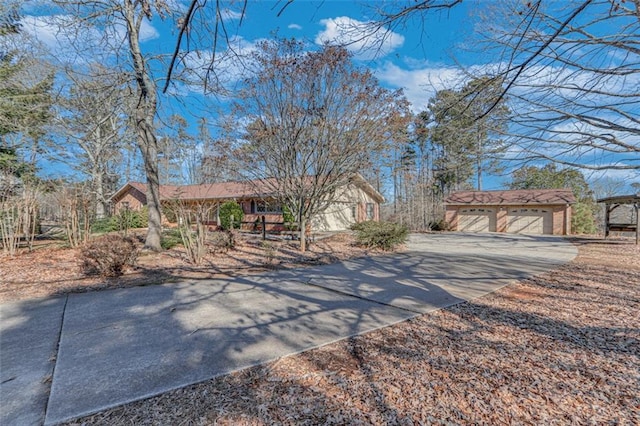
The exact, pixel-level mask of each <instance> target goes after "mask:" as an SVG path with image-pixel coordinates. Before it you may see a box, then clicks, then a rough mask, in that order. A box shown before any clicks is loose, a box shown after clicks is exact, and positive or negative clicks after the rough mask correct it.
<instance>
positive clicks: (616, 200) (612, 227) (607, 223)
mask: <svg viewBox="0 0 640 426" xmlns="http://www.w3.org/2000/svg"><path fill="white" fill-rule="evenodd" d="M598 203H604V205H605V214H604V236H605V238H606V237H608V236H609V232H611V231H614V232H634V233H635V234H636V244H638V243H640V232H639V231H640V215H638V210H639V209H640V194H633V195H616V196H614V197H607V198H601V199H599V200H598ZM622 205H632V206H633V209H634V213H635V223H611V212H613V211H614V210H615V209H617V208H618V207H620V206H622Z"/></svg>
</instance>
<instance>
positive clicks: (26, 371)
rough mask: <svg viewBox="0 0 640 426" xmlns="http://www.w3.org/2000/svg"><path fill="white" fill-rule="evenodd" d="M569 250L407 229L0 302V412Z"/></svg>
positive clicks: (289, 341) (92, 405)
mask: <svg viewBox="0 0 640 426" xmlns="http://www.w3.org/2000/svg"><path fill="white" fill-rule="evenodd" d="M575 255H576V249H575V247H574V246H573V245H572V244H571V243H569V242H567V241H566V240H563V239H561V238H553V237H527V236H515V235H498V234H482V235H481V234H476V235H469V234H466V235H465V234H456V233H447V234H433V235H412V236H411V240H410V243H409V250H408V251H406V252H404V253H401V254H394V255H389V256H383V257H376V258H373V259H370V258H366V259H358V260H354V261H348V262H343V263H338V264H333V265H327V266H320V267H315V268H310V269H300V270H295V271H277V272H273V273H269V274H265V275H260V276H247V277H240V278H234V279H229V280H203V281H198V282H196V281H190V282H183V283H179V284H168V285H158V286H151V287H137V288H129V289H122V290H110V291H102V292H93V293H84V294H73V295H70V296H68V297H61V298H52V299H46V300H37V301H28V302H18V303H11V304H4V305H0V321H1V323H0V324H1V325H0V333H1V334H0V410H1V411H0V424H3V425H4V424H7V425H30V424H42V423H45V424H56V423H59V422H62V421H64V420H68V419H71V418H75V417H78V416H82V415H86V414H90V413H93V412H97V411H100V410H103V409H105V408H109V407H113V406H117V405H121V404H124V403H127V402H130V401H134V400H138V399H141V398H145V397H148V396H152V395H156V394H159V393H162V392H165V391H167V390H171V389H175V388H179V387H183V386H186V385H189V384H192V383H196V382H200V381H203V380H207V379H209V378H212V377H215V376H218V375H222V374H226V373H229V372H231V371H234V370H238V369H241V368H245V367H248V366H252V365H256V364H261V363H264V362H267V361H270V360H274V359H277V358H279V357H282V356H285V355H288V354H293V353H297V352H300V351H304V350H307V349H310V348H313V347H317V346H319V345H324V344H327V343H330V342H333V341H336V340H339V339H343V338H345V337H348V336H352V335H354V334H359V333H363V332H366V331H369V330H373V329H376V328H380V327H384V326H387V325H390V324H394V323H396V322H398V321H403V320H405V319H407V318H411V317H413V316H416V315H420V314H422V313H426V312H429V311H432V310H434V309H438V308H441V307H445V306H449V305H452V304H455V303H459V302H462V301H465V300H471V299H474V298H476V297H479V296H482V295H484V294H487V293H489V292H491V291H494V290H496V289H498V288H500V287H502V286H504V285H507V284H509V283H510V282H512V281H514V280H517V279H520V278H523V277H526V276H531V275H534V274H538V273H541V272H544V271H547V270H549V269H552V268H554V267H556V266H558V265H560V264H563V263H566V262H568V261H570V260H571V259H572V258H573V257H574V256H575ZM49 387H50V389H49Z"/></svg>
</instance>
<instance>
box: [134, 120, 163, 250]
mask: <svg viewBox="0 0 640 426" xmlns="http://www.w3.org/2000/svg"><path fill="white" fill-rule="evenodd" d="M138 143H139V145H140V152H141V153H142V158H143V160H144V170H145V174H146V177H147V208H148V209H149V228H148V230H147V237H146V240H145V243H144V247H145V248H147V249H149V250H153V251H162V246H161V245H160V239H161V236H162V213H161V204H160V181H159V178H158V161H157V159H158V147H157V141H156V138H155V135H154V133H153V130H151V129H149V128H148V126H146V125H140V124H139V125H138Z"/></svg>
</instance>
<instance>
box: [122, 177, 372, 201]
mask: <svg viewBox="0 0 640 426" xmlns="http://www.w3.org/2000/svg"><path fill="white" fill-rule="evenodd" d="M352 182H353V183H354V184H355V185H356V186H357V187H359V188H360V189H362V190H363V191H365V192H366V193H368V194H369V195H370V196H371V197H372V198H373V199H374V200H376V201H377V202H379V203H382V202H384V197H383V196H382V194H380V193H379V192H378V191H376V190H375V188H373V187H372V186H371V185H369V183H368V182H367V181H366V180H364V178H362V176H360V175H357V176H355V177H354V179H353V180H352ZM130 188H134V189H136V190H137V191H139V192H140V193H142V194H143V195H144V196H145V197H146V194H147V184H146V183H141V182H128V183H126V184H125V185H123V186H122V187H121V188H120V189H119V190H118V191H116V193H115V194H113V195H112V196H111V198H110V199H111V200H112V201H115V202H117V200H119V199H120V198H122V197H123V196H124V195H125V194H126V193H127V192H128V191H129V189H130ZM271 188H272V186H271V185H269V184H268V182H266V181H259V180H256V181H250V182H220V183H207V184H200V185H160V199H161V200H189V201H199V200H228V199H234V198H248V197H269V196H271V195H273V190H272V189H271Z"/></svg>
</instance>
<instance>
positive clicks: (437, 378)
mask: <svg viewBox="0 0 640 426" xmlns="http://www.w3.org/2000/svg"><path fill="white" fill-rule="evenodd" d="M573 241H574V243H575V244H576V245H577V247H578V249H579V255H578V256H577V257H576V259H574V260H573V261H572V262H570V263H569V264H567V265H564V266H562V267H560V268H558V269H556V270H553V271H550V272H549V273H546V274H543V275H540V276H536V277H533V278H530V279H527V280H523V281H520V282H518V283H514V284H512V285H510V286H507V287H505V288H503V289H501V290H499V291H497V292H495V293H492V294H490V295H488V296H485V297H482V298H480V299H476V300H475V301H472V302H468V303H463V304H459V305H456V306H453V307H450V308H447V309H443V310H440V311H437V312H435V313H432V314H427V315H422V316H419V317H416V318H414V319H411V320H409V321H405V322H403V323H400V324H397V325H394V326H391V327H386V328H384V329H380V330H377V331H374V332H371V333H367V334H365V335H362V336H358V337H354V338H351V339H348V340H344V341H340V342H337V343H334V344H330V345H327V346H323V347H321V348H318V349H314V350H310V351H307V352H304V353H302V354H298V355H294V356H289V357H285V358H282V359H280V360H278V361H276V362H273V363H270V364H266V365H263V366H258V367H254V368H249V369H246V370H242V371H239V372H237V373H234V374H230V375H226V376H223V377H219V378H216V379H212V380H209V381H206V382H203V383H198V384H195V385H192V386H188V387H185V388H182V389H178V390H175V391H172V392H167V393H165V394H162V395H159V396H156V397H153V398H149V399H146V400H142V401H138V402H134V403H131V404H127V405H123V406H120V407H116V408H114V409H111V410H107V411H104V412H101V413H97V414H95V415H92V416H89V417H86V418H83V419H78V420H76V421H74V422H70V423H69V424H74V425H80V424H104V425H113V424H141V425H144V424H147V425H148V424H183V425H209V424H218V425H272V424H291V425H299V424H313V425H315V424H350V425H352V424H353V425H357V424H366V425H370V424H374V425H388V424H399V425H404V424H406V425H414V424H491V425H501V424H545V425H546V424H594V425H596V424H597V425H601V424H620V425H637V424H640V323H639V321H638V318H639V314H638V313H639V312H640V249H639V248H638V246H635V245H633V244H631V241H630V240H608V241H602V240H599V239H574V240H573Z"/></svg>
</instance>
